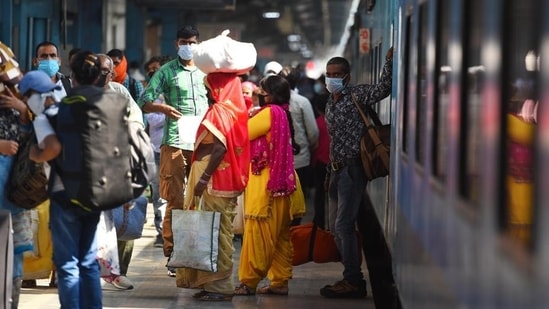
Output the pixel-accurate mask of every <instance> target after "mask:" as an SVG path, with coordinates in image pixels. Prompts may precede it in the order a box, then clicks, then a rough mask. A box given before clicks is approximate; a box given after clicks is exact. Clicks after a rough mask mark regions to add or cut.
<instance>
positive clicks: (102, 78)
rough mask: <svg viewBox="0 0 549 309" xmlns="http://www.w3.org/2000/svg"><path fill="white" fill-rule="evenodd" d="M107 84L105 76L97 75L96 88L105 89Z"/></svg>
mask: <svg viewBox="0 0 549 309" xmlns="http://www.w3.org/2000/svg"><path fill="white" fill-rule="evenodd" d="M106 83H107V74H104V75H103V74H101V75H99V78H98V79H97V82H96V83H95V85H96V86H97V87H100V88H103V87H105V84H106Z"/></svg>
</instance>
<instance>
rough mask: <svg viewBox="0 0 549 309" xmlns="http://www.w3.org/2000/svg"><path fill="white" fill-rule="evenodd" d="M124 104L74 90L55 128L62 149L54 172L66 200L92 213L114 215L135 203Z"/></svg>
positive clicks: (114, 96) (92, 90) (90, 89)
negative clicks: (61, 185) (105, 211)
mask: <svg viewBox="0 0 549 309" xmlns="http://www.w3.org/2000/svg"><path fill="white" fill-rule="evenodd" d="M125 102H126V99H125V98H124V97H123V96H122V95H120V94H118V93H115V92H114V91H106V90H104V89H103V88H99V87H96V86H80V87H77V88H72V89H71V91H70V94H69V95H68V96H67V97H65V98H64V99H63V100H62V101H61V102H60V103H59V111H58V113H57V116H56V117H55V120H54V121H53V122H52V124H54V128H55V132H56V135H57V137H58V138H59V140H60V142H61V144H62V146H63V148H62V153H61V154H60V155H59V156H58V157H57V158H56V159H55V160H54V166H55V170H56V172H57V174H58V175H59V176H60V177H61V181H62V183H63V186H64V187H65V191H66V194H67V197H68V198H69V199H70V200H71V202H73V203H74V204H77V205H79V206H81V207H82V208H85V209H87V210H94V209H95V210H106V209H112V208H115V207H118V206H120V205H122V204H124V203H126V202H128V201H130V200H131V199H133V198H134V188H133V186H132V168H131V165H130V143H129V140H130V134H129V125H128V115H129V106H128V105H127V104H126V103H125Z"/></svg>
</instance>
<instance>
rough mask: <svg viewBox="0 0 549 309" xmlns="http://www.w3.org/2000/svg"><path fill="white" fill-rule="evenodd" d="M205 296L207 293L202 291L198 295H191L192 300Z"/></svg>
mask: <svg viewBox="0 0 549 309" xmlns="http://www.w3.org/2000/svg"><path fill="white" fill-rule="evenodd" d="M206 294H208V292H207V291H206V290H202V291H200V292H198V293H194V294H193V298H200V297H202V296H204V295H206Z"/></svg>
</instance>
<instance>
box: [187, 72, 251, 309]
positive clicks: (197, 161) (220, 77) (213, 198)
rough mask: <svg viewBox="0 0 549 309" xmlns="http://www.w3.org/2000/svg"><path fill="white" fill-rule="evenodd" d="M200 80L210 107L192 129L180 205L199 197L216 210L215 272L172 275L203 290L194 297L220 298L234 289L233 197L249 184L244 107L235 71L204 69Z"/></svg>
mask: <svg viewBox="0 0 549 309" xmlns="http://www.w3.org/2000/svg"><path fill="white" fill-rule="evenodd" d="M205 84H206V86H207V88H208V93H209V94H208V97H209V99H210V103H211V106H210V107H209V109H208V111H207V112H206V115H205V116H204V119H203V120H202V122H201V124H200V126H199V128H198V131H197V133H196V142H195V150H194V152H193V159H192V165H191V171H190V174H189V180H188V182H187V189H186V191H185V192H186V197H185V203H184V208H185V209H191V208H192V207H194V205H195V203H196V201H197V200H198V199H199V198H200V197H202V201H203V206H202V207H203V208H202V209H203V210H209V211H217V212H220V213H221V223H220V231H219V255H218V264H217V266H218V271H217V272H205V271H199V270H194V269H188V268H181V269H178V270H177V276H176V277H177V286H178V287H184V288H202V289H203V290H202V291H200V292H198V293H196V294H195V295H194V296H193V297H195V298H197V299H199V300H204V301H223V300H231V299H232V296H233V291H234V283H233V280H232V272H233V259H232V255H233V252H234V247H233V236H234V235H233V232H232V221H233V218H234V215H235V210H234V209H235V206H236V198H237V197H238V195H240V194H241V193H242V192H243V191H244V189H245V188H246V185H247V183H248V169H249V165H250V142H249V139H248V110H247V108H246V104H245V102H244V97H243V96H242V86H241V82H240V79H239V77H238V76H237V75H236V74H234V73H209V74H208V75H207V76H206V83H205Z"/></svg>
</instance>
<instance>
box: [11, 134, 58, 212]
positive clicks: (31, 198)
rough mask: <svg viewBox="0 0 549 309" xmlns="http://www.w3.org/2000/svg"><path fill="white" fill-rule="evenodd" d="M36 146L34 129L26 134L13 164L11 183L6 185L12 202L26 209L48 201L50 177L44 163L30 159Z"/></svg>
mask: <svg viewBox="0 0 549 309" xmlns="http://www.w3.org/2000/svg"><path fill="white" fill-rule="evenodd" d="M34 144H36V134H35V133H34V129H31V132H30V133H28V134H24V136H22V138H21V140H20V143H19V150H18V151H17V155H16V157H15V161H14V163H13V166H12V169H11V174H10V178H9V181H8V182H7V184H6V192H7V198H8V200H9V201H10V202H12V203H13V204H15V205H16V206H19V207H21V208H25V209H32V208H35V207H36V206H38V205H40V204H42V203H43V202H44V201H46V200H47V199H48V192H47V189H46V188H47V185H48V177H47V176H46V169H45V164H44V163H36V162H34V161H31V160H30V159H29V153H30V149H31V146H32V145H34Z"/></svg>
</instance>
